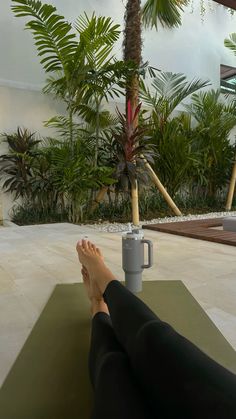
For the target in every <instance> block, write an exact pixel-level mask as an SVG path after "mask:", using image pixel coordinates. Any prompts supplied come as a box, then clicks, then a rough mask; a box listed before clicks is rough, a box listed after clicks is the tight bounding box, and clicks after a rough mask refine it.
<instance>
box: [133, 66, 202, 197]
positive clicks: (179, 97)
mask: <svg viewBox="0 0 236 419" xmlns="http://www.w3.org/2000/svg"><path fill="white" fill-rule="evenodd" d="M207 84H208V82H206V81H200V80H198V79H196V80H192V81H191V82H188V81H187V79H186V77H185V76H184V75H183V74H173V73H164V72H163V73H160V74H159V75H158V76H157V77H155V78H154V79H153V81H152V85H151V89H149V88H147V87H145V85H143V86H142V92H141V98H142V100H143V101H144V103H145V104H146V105H148V106H149V108H150V111H151V117H150V129H149V135H150V137H151V142H152V143H154V144H155V149H156V151H157V157H156V158H155V164H154V168H155V172H156V173H157V175H158V176H159V178H160V180H161V182H162V183H163V184H164V186H165V187H166V189H167V190H168V192H169V193H170V195H172V196H173V195H175V194H176V193H177V192H178V191H179V190H180V189H181V188H183V187H185V186H188V183H189V175H190V172H191V167H192V165H193V162H194V161H195V160H196V158H197V156H196V153H195V152H193V150H192V148H191V120H190V118H189V116H188V115H186V114H184V113H183V112H182V113H181V114H180V115H177V116H176V111H177V110H178V107H179V106H180V105H181V104H182V102H183V101H184V100H185V99H186V98H187V97H188V96H190V95H192V94H193V93H194V92H196V91H198V90H199V89H201V88H203V87H205V86H206V85H207Z"/></svg>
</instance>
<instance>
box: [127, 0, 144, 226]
mask: <svg viewBox="0 0 236 419" xmlns="http://www.w3.org/2000/svg"><path fill="white" fill-rule="evenodd" d="M124 33H125V38H124V43H123V46H124V60H125V61H131V60H132V61H134V62H135V63H136V64H137V66H140V65H141V60H142V58H141V53H142V40H141V0H128V1H127V4H126V14H125V32H124ZM138 94H139V79H138V76H137V74H133V76H132V78H131V79H130V80H128V81H127V88H126V109H127V104H128V101H130V103H131V106H132V109H136V107H137V106H138ZM137 124H138V119H137V121H135V124H134V129H135V128H136V126H137ZM131 200H132V219H133V224H134V225H139V202H138V182H137V180H135V181H134V182H132V185H131Z"/></svg>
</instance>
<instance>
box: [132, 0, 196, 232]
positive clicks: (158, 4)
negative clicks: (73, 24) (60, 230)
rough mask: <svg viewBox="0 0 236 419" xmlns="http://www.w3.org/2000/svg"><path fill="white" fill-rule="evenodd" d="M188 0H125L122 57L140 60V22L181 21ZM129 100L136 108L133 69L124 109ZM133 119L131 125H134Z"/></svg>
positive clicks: (134, 188)
mask: <svg viewBox="0 0 236 419" xmlns="http://www.w3.org/2000/svg"><path fill="white" fill-rule="evenodd" d="M188 2H189V0H147V1H146V3H145V5H144V7H143V9H142V8H141V0H127V4H126V14H125V32H124V33H125V38H124V59H125V61H129V60H132V61H134V62H135V64H136V65H137V67H140V65H141V62H142V24H143V25H144V27H151V28H152V27H155V28H156V29H157V28H158V26H159V24H160V25H162V26H164V27H168V28H172V27H175V26H179V25H180V24H181V11H182V10H183V6H185V5H187V4H188ZM129 101H130V103H131V107H132V109H136V107H137V106H138V101H139V78H138V74H137V72H134V73H133V75H132V77H131V79H130V80H129V81H128V85H127V93H126V109H127V105H128V102H129ZM137 124H138V120H136V121H135V124H134V127H133V129H135V128H136V126H137ZM131 194H132V212H133V224H135V225H139V207H138V185H137V181H135V182H133V184H132V190H131Z"/></svg>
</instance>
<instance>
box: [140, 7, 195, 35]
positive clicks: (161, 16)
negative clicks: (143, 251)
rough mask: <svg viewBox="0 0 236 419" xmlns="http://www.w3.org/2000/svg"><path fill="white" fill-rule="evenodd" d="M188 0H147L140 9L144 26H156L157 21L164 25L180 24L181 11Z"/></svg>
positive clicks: (170, 26)
mask: <svg viewBox="0 0 236 419" xmlns="http://www.w3.org/2000/svg"><path fill="white" fill-rule="evenodd" d="M188 3H189V0H147V1H146V3H145V4H144V6H143V9H142V18H143V24H144V26H145V27H151V28H153V27H155V28H156V29H157V28H158V25H159V23H160V24H161V25H162V26H163V27H165V26H167V27H169V28H172V27H175V26H180V25H181V12H182V11H183V7H184V6H186V5H187V4H188Z"/></svg>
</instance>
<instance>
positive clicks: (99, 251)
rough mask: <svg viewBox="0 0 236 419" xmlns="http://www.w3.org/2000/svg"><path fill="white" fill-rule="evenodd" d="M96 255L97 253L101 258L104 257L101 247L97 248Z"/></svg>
mask: <svg viewBox="0 0 236 419" xmlns="http://www.w3.org/2000/svg"><path fill="white" fill-rule="evenodd" d="M96 253H97V254H98V255H99V256H101V257H102V252H101V250H100V249H99V247H96Z"/></svg>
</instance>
